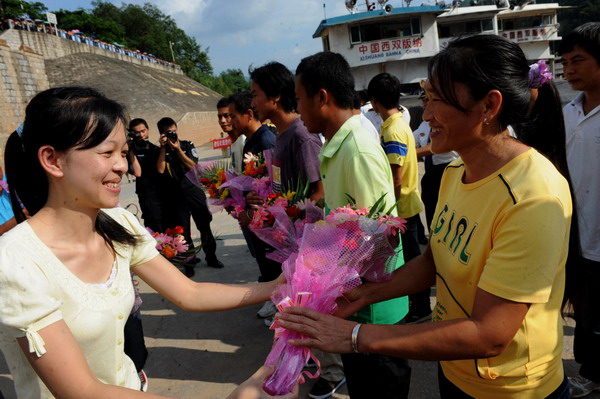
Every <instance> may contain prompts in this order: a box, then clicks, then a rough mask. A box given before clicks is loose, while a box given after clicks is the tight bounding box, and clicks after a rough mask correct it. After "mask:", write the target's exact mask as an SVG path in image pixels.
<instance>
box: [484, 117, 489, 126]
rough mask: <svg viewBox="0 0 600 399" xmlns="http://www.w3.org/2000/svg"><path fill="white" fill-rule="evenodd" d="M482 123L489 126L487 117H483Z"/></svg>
mask: <svg viewBox="0 0 600 399" xmlns="http://www.w3.org/2000/svg"><path fill="white" fill-rule="evenodd" d="M483 124H484V125H486V126H489V124H490V123H489V122H488V120H487V118H483Z"/></svg>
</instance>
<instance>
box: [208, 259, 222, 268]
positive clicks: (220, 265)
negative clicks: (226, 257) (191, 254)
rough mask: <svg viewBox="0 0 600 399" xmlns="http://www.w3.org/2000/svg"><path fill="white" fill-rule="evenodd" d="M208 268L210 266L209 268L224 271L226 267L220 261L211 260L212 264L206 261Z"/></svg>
mask: <svg viewBox="0 0 600 399" xmlns="http://www.w3.org/2000/svg"><path fill="white" fill-rule="evenodd" d="M206 266H208V267H214V268H215V269H222V268H224V267H225V265H224V264H223V262H221V261H220V260H218V259H215V260H211V261H210V262H209V261H206Z"/></svg>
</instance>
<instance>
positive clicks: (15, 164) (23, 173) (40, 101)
mask: <svg viewBox="0 0 600 399" xmlns="http://www.w3.org/2000/svg"><path fill="white" fill-rule="evenodd" d="M126 121H127V118H126V116H125V109H124V107H123V106H122V105H121V104H119V103H117V102H115V101H113V100H110V99H108V98H106V97H105V96H104V95H103V94H101V93H99V92H98V91H96V90H94V89H90V88H83V87H59V88H53V89H49V90H45V91H43V92H41V93H39V94H37V95H36V96H35V97H34V98H33V99H32V100H31V101H30V102H29V104H28V105H27V108H26V109H25V122H24V123H23V125H22V129H18V130H17V131H15V132H13V133H12V134H11V135H10V137H9V138H8V141H7V143H6V149H5V153H4V159H5V165H6V177H7V180H8V184H9V185H10V188H11V190H10V196H11V204H12V208H13V211H14V214H15V218H16V220H17V222H18V223H20V222H22V221H24V220H25V219H26V216H25V214H24V212H23V209H22V207H21V202H22V203H23V205H24V206H25V208H26V209H27V211H28V212H29V214H30V215H32V216H33V215H35V214H36V213H37V212H38V211H39V210H40V209H42V207H43V206H44V205H45V204H46V201H47V200H48V178H47V176H46V172H45V171H44V169H43V168H42V166H41V164H40V162H39V160H38V150H39V149H40V147H42V146H44V145H49V146H52V147H53V148H54V149H55V150H57V151H67V150H69V149H75V150H85V149H89V148H93V147H95V146H97V145H98V144H100V143H102V142H103V141H104V140H106V138H107V137H108V136H109V135H110V134H111V132H112V131H113V129H114V128H115V126H117V125H118V124H119V123H121V124H123V126H127V125H126ZM95 227H96V231H97V232H98V233H99V234H100V235H101V236H102V237H103V238H104V239H105V240H106V242H107V243H108V244H109V245H110V246H111V248H112V247H113V245H112V241H116V242H119V243H122V244H135V242H136V238H135V236H134V235H132V234H131V233H130V232H129V231H128V230H126V229H125V228H124V227H122V226H121V225H120V224H118V223H117V222H116V221H114V220H113V219H112V218H110V217H109V216H108V215H107V214H105V213H104V212H102V211H100V213H99V214H98V217H97V219H96V226H95ZM113 249H114V248H113Z"/></svg>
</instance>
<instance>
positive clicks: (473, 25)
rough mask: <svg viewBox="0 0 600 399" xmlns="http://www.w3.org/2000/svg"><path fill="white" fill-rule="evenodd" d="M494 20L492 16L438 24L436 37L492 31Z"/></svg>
mask: <svg viewBox="0 0 600 399" xmlns="http://www.w3.org/2000/svg"><path fill="white" fill-rule="evenodd" d="M493 31H494V20H493V19H492V18H486V19H474V20H472V21H461V22H456V23H453V24H447V25H438V35H439V36H438V37H440V38H446V37H454V36H460V35H464V34H473V33H483V32H493Z"/></svg>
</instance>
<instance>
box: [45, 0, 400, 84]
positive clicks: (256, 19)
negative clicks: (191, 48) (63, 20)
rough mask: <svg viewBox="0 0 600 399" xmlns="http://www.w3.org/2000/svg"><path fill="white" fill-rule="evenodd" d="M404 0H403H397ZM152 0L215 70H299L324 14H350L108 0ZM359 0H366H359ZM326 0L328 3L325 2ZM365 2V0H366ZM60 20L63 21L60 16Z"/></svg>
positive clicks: (65, 3) (300, 7)
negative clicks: (275, 66)
mask: <svg viewBox="0 0 600 399" xmlns="http://www.w3.org/2000/svg"><path fill="white" fill-rule="evenodd" d="M398 1H399V0H398ZM42 2H43V3H44V4H45V5H46V6H47V7H48V10H49V11H56V10H59V9H61V8H62V9H66V10H76V9H78V8H84V9H91V8H92V5H91V3H92V0H42ZM109 2H110V3H113V4H115V5H117V6H119V7H120V6H121V4H122V3H127V4H138V5H143V4H144V3H152V4H154V5H155V6H156V7H158V8H159V9H160V10H161V11H162V12H163V13H165V14H167V15H171V16H172V17H173V19H175V21H176V22H177V25H178V26H179V27H180V28H181V29H183V30H184V31H185V32H186V34H187V35H188V36H192V37H194V38H196V41H197V42H198V44H200V45H201V46H202V49H204V50H206V49H207V48H208V55H209V57H210V60H211V63H212V66H213V69H214V72H215V73H216V74H218V73H220V72H221V71H224V70H227V69H237V68H239V69H241V70H242V71H243V72H244V74H246V75H247V73H248V67H249V66H250V65H252V66H254V67H259V66H261V65H263V64H265V63H267V62H269V61H279V62H281V63H282V64H284V65H286V66H287V67H288V68H289V69H291V70H295V69H296V66H297V65H298V64H299V62H300V60H301V59H302V58H303V57H306V56H308V55H311V54H314V53H316V52H318V51H321V50H322V44H321V39H320V38H317V39H313V38H312V35H313V33H314V32H315V30H316V29H317V27H318V26H319V23H320V22H321V20H322V19H323V17H324V11H325V13H326V15H327V17H329V18H330V17H336V16H339V15H346V14H348V11H347V10H346V7H345V5H344V0H125V1H121V0H118V1H117V0H109ZM359 3H364V2H362V1H359ZM323 4H325V9H324V8H323ZM362 7H364V5H362ZM58 25H59V26H60V21H58Z"/></svg>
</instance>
